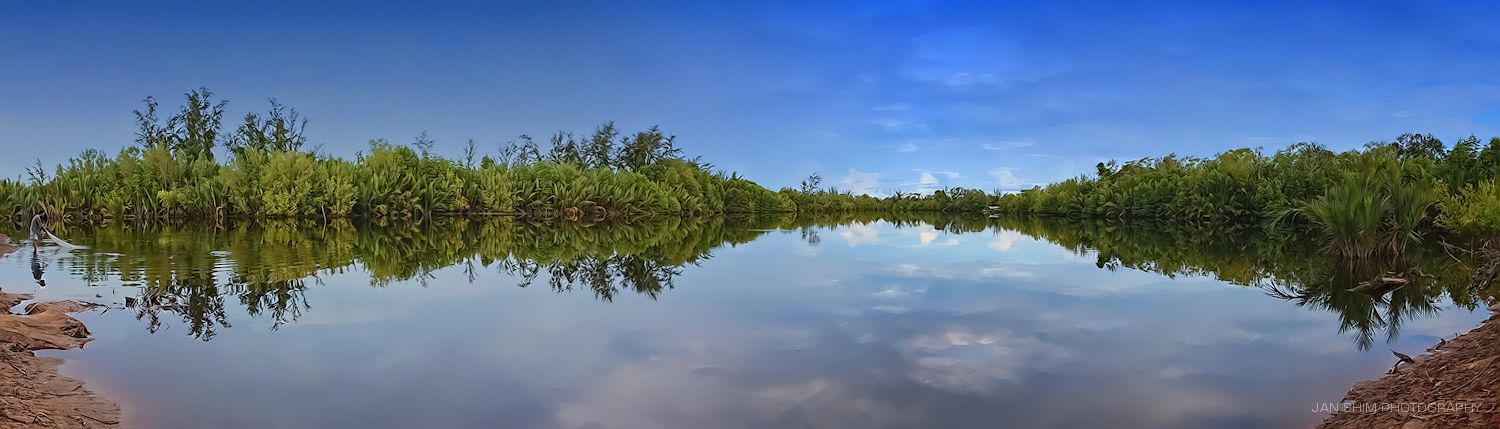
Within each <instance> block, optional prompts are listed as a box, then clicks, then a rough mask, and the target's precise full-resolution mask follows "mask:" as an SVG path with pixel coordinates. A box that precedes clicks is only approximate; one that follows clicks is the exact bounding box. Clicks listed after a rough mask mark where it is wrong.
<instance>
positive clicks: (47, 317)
mask: <svg viewBox="0 0 1500 429" xmlns="http://www.w3.org/2000/svg"><path fill="white" fill-rule="evenodd" d="M15 250H16V248H15V246H13V245H11V244H10V239H9V238H8V237H5V236H0V255H4V254H5V253H10V252H12V251H15ZM28 299H31V295H29V294H15V293H6V292H4V291H3V290H0V308H3V309H5V310H6V311H3V312H0V362H3V364H0V428H35V427H47V428H101V427H111V428H114V427H119V420H120V407H119V406H118V405H116V404H115V403H113V402H110V401H108V400H106V399H104V398H101V397H99V396H98V395H96V394H94V392H92V391H90V390H89V389H88V388H86V387H84V385H83V383H82V382H80V381H78V380H74V379H71V378H67V377H64V376H62V374H60V373H59V372H58V366H59V365H61V364H62V360H60V359H55V358H42V357H38V356H37V355H36V354H35V353H33V352H34V351H36V350H49V349H50V350H66V349H73V348H79V347H83V345H84V344H85V343H87V342H88V341H89V331H88V328H86V327H84V325H83V323H82V322H79V321H78V319H75V318H73V317H72V316H69V315H68V313H73V312H78V311H85V310H89V309H91V308H93V307H94V304H88V303H82V302H76V301H58V302H45V303H31V304H29V305H27V306H26V309H25V311H24V312H23V313H22V314H12V313H11V312H10V311H9V310H10V309H11V308H12V307H15V306H16V305H18V304H20V303H21V302H23V301H25V300H28Z"/></svg>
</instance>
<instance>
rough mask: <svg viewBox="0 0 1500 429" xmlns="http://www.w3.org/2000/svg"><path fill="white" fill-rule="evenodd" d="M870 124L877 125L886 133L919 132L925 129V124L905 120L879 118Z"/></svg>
mask: <svg viewBox="0 0 1500 429" xmlns="http://www.w3.org/2000/svg"><path fill="white" fill-rule="evenodd" d="M871 122H873V123H874V124H875V125H879V126H880V127H881V128H885V130H886V131H891V132H902V131H919V130H926V129H927V124H924V123H921V122H916V121H910V120H906V119H898V118H881V119H876V120H874V121H871Z"/></svg>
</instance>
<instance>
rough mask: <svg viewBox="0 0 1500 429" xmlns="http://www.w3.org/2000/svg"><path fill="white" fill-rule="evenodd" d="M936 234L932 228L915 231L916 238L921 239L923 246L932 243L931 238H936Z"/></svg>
mask: <svg viewBox="0 0 1500 429" xmlns="http://www.w3.org/2000/svg"><path fill="white" fill-rule="evenodd" d="M937 236H938V233H937V231H933V230H927V231H922V232H919V233H917V239H918V240H921V241H922V245H923V246H926V245H930V244H932V240H936V239H937Z"/></svg>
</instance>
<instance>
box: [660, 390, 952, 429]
mask: <svg viewBox="0 0 1500 429" xmlns="http://www.w3.org/2000/svg"><path fill="white" fill-rule="evenodd" d="M862 394H864V393H858V392H852V391H850V390H849V389H848V388H847V387H845V386H844V384H843V383H840V382H838V381H835V380H829V379H826V378H814V379H811V380H808V381H807V382H804V383H801V384H794V385H782V386H774V387H767V388H763V389H760V390H759V391H757V392H756V393H755V395H754V396H752V397H751V398H749V399H750V400H749V403H748V405H749V409H750V410H751V411H752V412H753V413H755V414H756V415H757V416H758V417H760V419H761V421H763V422H777V424H772V425H767V427H786V426H788V425H787V423H788V422H799V423H800V424H796V425H794V426H798V427H828V428H832V427H861V428H868V427H906V426H920V425H921V424H920V421H921V419H922V418H923V417H922V416H921V414H920V413H913V412H911V410H907V409H902V408H900V407H898V406H896V405H895V404H890V403H884V402H880V401H877V400H875V399H871V398H867V397H860V395H862ZM647 396H649V395H647Z"/></svg>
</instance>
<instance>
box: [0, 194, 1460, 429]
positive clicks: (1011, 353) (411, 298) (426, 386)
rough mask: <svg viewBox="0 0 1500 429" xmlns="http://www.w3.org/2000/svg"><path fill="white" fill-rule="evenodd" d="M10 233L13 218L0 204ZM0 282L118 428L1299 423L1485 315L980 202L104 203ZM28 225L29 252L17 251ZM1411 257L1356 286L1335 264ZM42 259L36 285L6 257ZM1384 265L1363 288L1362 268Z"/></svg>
mask: <svg viewBox="0 0 1500 429" xmlns="http://www.w3.org/2000/svg"><path fill="white" fill-rule="evenodd" d="M11 232H12V233H13V234H12V236H15V234H14V232H17V231H11ZM59 235H60V236H62V237H63V238H66V239H68V240H70V241H72V242H73V243H75V244H79V245H84V246H87V248H85V249H78V250H68V249H65V248H62V247H58V246H55V245H43V246H42V247H40V248H37V249H33V248H31V247H29V246H28V247H23V248H22V249H21V250H20V251H18V252H16V253H13V254H11V255H8V256H6V257H4V259H0V288H3V289H4V290H5V291H8V292H35V293H37V294H38V299H41V300H53V299H81V300H86V301H92V302H101V303H106V304H108V305H109V306H110V307H111V309H109V310H108V311H95V312H91V313H83V314H80V315H79V316H78V317H79V318H80V319H81V320H83V321H84V322H85V323H86V324H87V325H88V326H89V328H90V329H91V330H92V332H93V334H94V336H95V338H96V339H95V340H94V341H93V342H91V343H89V344H88V345H87V347H85V348H84V349H82V350H71V351H63V352H56V351H54V352H44V353H42V354H43V355H47V356H56V357H61V358H63V359H66V360H67V363H66V364H65V365H64V367H63V371H64V373H65V374H66V375H69V376H72V377H76V378H80V379H82V380H85V381H86V383H87V385H88V386H89V387H90V388H92V389H94V390H95V391H97V392H99V393H101V394H102V395H104V396H106V397H108V398H110V399H112V400H114V401H116V402H118V403H120V405H121V406H122V407H123V409H124V419H125V421H126V424H127V425H129V426H130V427H140V428H208V427H214V428H321V427H349V428H412V427H422V428H446V427H507V428H992V427H1022V428H1025V427H1067V428H1080V427H1116V428H1117V427H1139V428H1147V427H1150V428H1179V427H1180V428H1214V427H1223V428H1257V427H1302V426H1310V425H1314V424H1316V422H1318V421H1319V420H1321V419H1322V418H1323V417H1324V416H1325V415H1324V414H1321V413H1317V412H1314V411H1313V410H1314V409H1315V408H1317V406H1318V404H1319V403H1326V402H1336V401H1338V400H1340V399H1341V398H1342V396H1343V394H1344V392H1345V391H1346V390H1347V389H1348V388H1349V386H1350V385H1351V384H1353V383H1354V382H1356V381H1359V380H1363V379H1371V378H1376V377H1379V376H1380V375H1381V374H1382V373H1383V372H1384V371H1385V370H1387V369H1389V367H1390V365H1391V364H1392V363H1393V362H1394V358H1392V357H1391V354H1390V350H1396V351H1402V352H1405V353H1407V354H1417V353H1418V352H1420V351H1421V350H1422V349H1424V348H1426V347H1428V346H1430V345H1432V344H1433V343H1436V342H1437V341H1438V339H1439V338H1451V337H1452V336H1453V335H1454V334H1456V333H1461V332H1464V331H1467V330H1469V329H1470V328H1472V327H1473V326H1475V325H1476V324H1477V323H1478V322H1479V321H1480V320H1482V319H1483V318H1485V317H1486V316H1487V315H1488V310H1484V309H1483V307H1484V305H1482V304H1481V305H1476V304H1477V301H1478V299H1477V298H1476V297H1474V296H1471V295H1469V294H1467V293H1464V292H1462V291H1463V288H1462V286H1461V285H1460V283H1461V279H1464V278H1465V276H1466V275H1467V273H1466V272H1464V271H1463V268H1464V266H1463V264H1462V263H1460V262H1458V261H1454V260H1452V259H1451V258H1449V257H1448V256H1446V255H1441V254H1440V252H1438V253H1434V252H1426V253H1423V252H1413V255H1412V256H1410V257H1408V258H1406V260H1404V261H1401V262H1399V263H1397V264H1396V265H1394V266H1377V267H1348V266H1344V265H1339V264H1338V263H1335V262H1331V261H1328V260H1327V259H1326V258H1322V257H1319V256H1317V252H1316V249H1315V248H1313V246H1311V245H1309V244H1307V243H1308V242H1311V241H1312V240H1308V239H1305V238H1296V237H1291V238H1288V237H1279V238H1278V237H1270V236H1266V235H1265V234H1259V233H1255V232H1248V233H1247V232H1243V231H1214V230H1202V229H1199V230H1183V229H1171V228H1167V227H1162V226H1157V227H1150V226H1140V227H1130V228H1125V227H1121V226H1118V225H1099V224H1068V223H1056V222H1040V221H1004V220H993V219H945V218H940V217H927V218H925V219H923V218H912V219H879V218H875V217H859V216H844V217H841V218H827V219H806V218H792V217H782V218H754V219H751V218H747V219H739V218H731V219H724V218H708V219H692V220H677V219H671V220H661V221H652V222H638V223H634V224H603V225H588V226H585V225H551V226H548V225H528V224H525V223H523V222H519V221H515V220H511V219H486V220H440V221H436V222H430V223H425V224H385V225H377V224H356V223H349V222H338V223H332V224H325V223H312V222H303V223H289V222H238V223H235V224H231V225H222V226H213V225H187V226H172V227H167V226H139V225H111V226H106V227H99V228H73V229H67V230H63V231H59ZM34 250H35V251H34ZM1387 271H1396V272H1403V273H1418V274H1420V275H1413V276H1412V278H1414V279H1417V280H1414V281H1412V282H1411V283H1409V284H1407V285H1406V286H1403V287H1401V288H1398V289H1396V290H1394V291H1390V292H1386V293H1378V292H1377V293H1359V292H1350V291H1348V289H1350V288H1353V287H1357V286H1358V284H1359V282H1360V281H1361V279H1364V278H1371V277H1372V275H1371V274H1370V273H1375V274H1373V277H1379V276H1382V275H1386V274H1385V273H1386V272H1387ZM38 277H40V278H41V279H42V281H44V282H45V287H42V286H41V285H40V284H39V282H38V281H37V278H38ZM1382 292H1383V291H1382Z"/></svg>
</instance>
